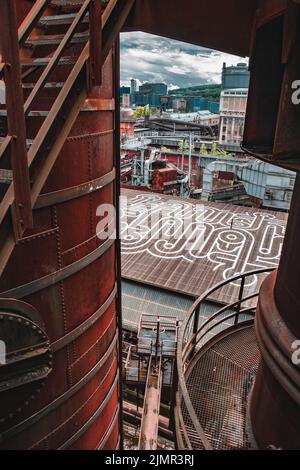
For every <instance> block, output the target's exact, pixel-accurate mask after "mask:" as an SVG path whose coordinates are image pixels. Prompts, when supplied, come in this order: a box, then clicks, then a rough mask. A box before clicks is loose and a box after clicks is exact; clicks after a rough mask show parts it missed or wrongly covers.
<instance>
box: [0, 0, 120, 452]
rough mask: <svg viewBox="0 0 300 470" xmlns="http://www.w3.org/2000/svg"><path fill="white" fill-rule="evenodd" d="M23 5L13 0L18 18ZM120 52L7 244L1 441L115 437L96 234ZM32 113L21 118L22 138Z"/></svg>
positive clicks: (109, 445) (108, 298)
mask: <svg viewBox="0 0 300 470" xmlns="http://www.w3.org/2000/svg"><path fill="white" fill-rule="evenodd" d="M29 3H31V6H32V2H28V1H24V2H22V1H18V2H16V4H17V7H18V11H17V13H18V15H19V17H20V16H21V17H22V14H23V15H24V14H25V13H26V12H27V10H28V4H29ZM53 3H54V2H53ZM56 3H59V2H56ZM63 3H64V2H62V4H63ZM79 6H80V5H79ZM76 7H78V2H77V4H76ZM61 12H62V13H63V11H61V10H60V13H61ZM68 13H72V9H71V10H70V8H69V11H68ZM47 14H48V15H54V14H57V10H54V9H51V8H50V9H49V10H48V11H47ZM36 32H37V33H38V34H43V33H42V32H41V31H39V30H36ZM48 34H49V32H48ZM35 44H37V43H35ZM38 47H39V49H37V47H32V48H31V49H30V48H27V49H26V50H25V49H24V50H23V51H22V56H23V57H25V56H26V57H28V56H29V57H31V56H34V54H37V53H38V54H39V57H41V54H42V56H43V57H46V56H47V55H48V53H49V50H47V47H44V45H43V46H42V45H40V44H39V45H38ZM77 52H78V50H77V49H76V47H73V49H72V54H73V55H74V56H75V57H76V54H77ZM118 54H119V52H118V48H116V49H115V50H114V51H113V50H112V51H110V53H109V55H108V58H107V60H106V62H105V65H104V67H103V70H102V86H101V87H100V88H99V89H98V90H97V92H95V93H94V94H93V95H92V96H89V99H88V100H86V102H85V105H84V107H83V109H82V111H81V112H80V114H79V117H78V118H77V119H76V121H75V124H74V125H73V128H72V131H71V133H70V135H69V137H68V138H67V141H66V142H65V144H64V146H63V148H62V151H61V152H60V155H59V157H58V159H57V160H56V163H55V164H54V167H53V169H52V171H51V173H50V176H49V177H48V179H47V181H46V184H45V185H44V187H43V190H42V194H41V195H40V196H39V198H38V200H37V203H36V205H35V208H34V211H33V217H34V229H33V230H30V231H27V232H26V233H25V235H24V238H22V239H21V240H20V241H19V242H18V243H17V245H16V247H15V249H14V251H13V254H12V256H11V257H10V259H9V262H8V264H7V266H6V268H5V270H4V272H3V274H2V276H1V277H0V339H1V340H2V341H4V342H5V344H6V348H7V351H6V353H7V362H6V365H3V367H1V378H0V396H1V400H0V449H41V450H42V449H116V448H118V447H119V444H120V381H119V336H120V335H119V332H118V327H119V326H120V322H119V319H118V311H119V309H118V307H117V303H118V302H117V292H118V282H117V278H118V275H117V272H118V264H119V250H118V247H117V242H116V241H115V239H114V238H111V239H110V238H108V239H105V240H101V239H99V237H98V236H97V233H96V232H97V230H96V227H97V224H98V223H99V221H100V218H99V217H98V216H97V208H98V207H99V206H100V205H101V204H104V203H105V204H111V205H113V206H116V201H117V193H116V184H115V174H116V171H115V168H116V159H117V155H116V148H117V146H116V142H118V141H119V124H118V115H117V113H118V111H116V112H115V109H116V110H119V104H118V99H117V94H116V91H117V88H116V87H115V86H114V84H115V83H117V80H118V79H117V78H116V77H117V76H118V65H117V64H118ZM34 73H35V72H34V71H33V74H31V75H30V76H28V78H27V79H26V80H25V81H26V82H28V83H30V81H33V79H34ZM36 73H39V72H38V71H37V72H36ZM52 80H53V82H57V83H58V82H60V81H61V77H60V76H55V77H53V78H52ZM45 91H46V92H45V94H44V96H43V99H41V100H39V101H38V102H36V103H35V107H34V109H35V110H36V109H37V110H39V109H40V110H43V111H47V106H49V103H53V100H54V99H55V96H54V91H53V89H51V88H48V92H47V88H45ZM115 99H116V106H115ZM42 115H43V113H40V115H39V114H38V113H37V114H36V115H35V116H32V117H31V118H30V120H28V121H27V124H28V129H27V130H28V133H29V134H31V135H32V136H35V134H36V129H37V127H38V124H39V119H42ZM34 118H36V119H34ZM62 125H63V122H62ZM54 144H55V142H49V147H51V145H54ZM48 150H49V149H48ZM36 171H38V166H37V168H36ZM1 243H2V240H1ZM1 344H4V343H1Z"/></svg>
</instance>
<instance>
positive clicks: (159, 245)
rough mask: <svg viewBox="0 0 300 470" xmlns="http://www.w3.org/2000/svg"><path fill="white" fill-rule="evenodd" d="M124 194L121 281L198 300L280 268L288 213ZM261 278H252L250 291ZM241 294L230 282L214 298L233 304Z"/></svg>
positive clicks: (139, 194) (151, 195)
mask: <svg viewBox="0 0 300 470" xmlns="http://www.w3.org/2000/svg"><path fill="white" fill-rule="evenodd" d="M122 196H126V197H127V199H124V200H123V202H122V218H121V222H122V231H123V239H122V276H123V278H126V279H131V280H135V281H138V282H143V283H146V284H148V285H153V286H156V287H159V288H163V289H166V290H172V291H174V292H179V293H183V294H189V295H191V296H193V297H198V296H199V295H201V294H203V293H204V292H205V291H206V290H208V289H209V288H211V287H213V286H214V285H215V284H217V283H219V282H221V281H224V280H226V279H228V278H230V277H232V276H233V275H236V274H239V273H242V272H246V271H252V270H255V269H260V268H276V267H277V265H278V262H279V258H280V253H281V247H282V242H283V237H284V233H285V226H286V219H287V214H285V213H281V212H273V211H266V210H260V209H256V208H245V207H241V206H233V205H230V204H216V203H207V202H202V201H195V200H191V199H182V198H179V197H171V196H167V195H162V194H159V195H158V194H153V193H148V192H142V191H133V190H123V192H122ZM126 204H127V205H126ZM153 217H154V219H153ZM155 217H156V221H155V224H156V225H154V228H153V227H152V228H150V229H149V221H150V219H151V220H155ZM182 226H184V227H185V229H186V232H185V235H184V236H181V237H179V238H178V237H176V236H175V235H174V233H175V232H174V230H175V229H180V228H181V227H182ZM261 279H262V277H261V278H260V279H259V280H258V279H257V278H256V277H252V278H251V279H248V284H247V286H246V293H247V294H251V293H253V292H255V291H257V289H258V285H259V283H260V281H261ZM238 292H239V285H238V284H228V285H226V286H225V287H224V288H223V289H222V290H220V291H219V292H218V295H217V296H214V297H213V299H212V300H214V301H218V302H221V303H231V302H233V301H235V300H237V297H238Z"/></svg>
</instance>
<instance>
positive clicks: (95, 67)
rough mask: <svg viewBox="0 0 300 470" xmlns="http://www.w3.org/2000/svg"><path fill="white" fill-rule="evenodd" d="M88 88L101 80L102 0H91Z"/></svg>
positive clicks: (96, 85) (99, 83) (97, 84)
mask: <svg viewBox="0 0 300 470" xmlns="http://www.w3.org/2000/svg"><path fill="white" fill-rule="evenodd" d="M89 22H90V60H89V78H88V82H89V90H90V91H91V90H92V89H93V88H94V87H98V86H101V82H102V0H91V4H90V12H89Z"/></svg>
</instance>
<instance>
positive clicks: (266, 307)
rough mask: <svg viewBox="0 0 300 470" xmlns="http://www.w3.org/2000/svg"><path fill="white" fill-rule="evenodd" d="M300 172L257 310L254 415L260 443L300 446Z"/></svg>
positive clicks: (252, 403)
mask: <svg viewBox="0 0 300 470" xmlns="http://www.w3.org/2000/svg"><path fill="white" fill-rule="evenodd" d="M299 232H300V175H299V174H298V176H297V179H296V185H295V190H294V196H293V201H292V205H291V211H290V215H289V220H288V225H287V231H286V237H285V240H284V246H283V250H282V256H281V261H280V265H279V269H278V272H274V273H273V274H272V275H271V276H269V277H268V278H267V279H266V280H265V282H264V283H263V285H262V287H261V291H260V296H259V303H258V309H257V314H256V334H257V339H258V343H259V347H260V350H261V355H262V359H261V363H260V367H259V371H258V375H257V377H256V381H255V384H254V388H253V391H252V396H251V402H250V418H251V427H252V432H253V436H254V438H255V441H256V443H257V445H258V447H259V448H261V449H265V448H268V447H269V446H272V447H273V446H274V447H275V448H281V449H300V364H299V363H298V364H297V362H299V361H297V358H298V359H300V353H299V354H298V355H297V354H295V353H296V348H297V347H298V350H299V349H300V348H299V343H298V346H297V343H296V341H297V340H300V244H299Z"/></svg>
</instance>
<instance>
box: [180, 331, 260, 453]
mask: <svg viewBox="0 0 300 470" xmlns="http://www.w3.org/2000/svg"><path fill="white" fill-rule="evenodd" d="M221 336H223V335H221ZM258 363H259V350H258V347H257V343H256V339H255V335H254V328H253V326H248V327H244V328H242V329H240V330H237V331H233V332H232V333H231V334H230V335H226V336H223V337H220V338H218V340H217V341H216V343H215V344H214V346H212V347H211V348H209V349H208V350H207V351H206V352H205V353H203V354H201V353H199V354H198V355H197V358H196V359H195V362H194V366H193V368H192V370H191V371H190V373H189V376H188V378H187V388H188V391H189V395H190V398H191V401H192V404H193V407H194V410H195V412H196V415H197V418H198V420H199V422H200V423H201V425H202V427H203V430H204V432H205V435H206V437H207V439H208V440H209V442H210V444H211V446H212V448H213V449H216V450H233V449H239V450H242V449H251V442H250V439H249V437H248V434H247V430H246V417H247V416H246V415H247V399H248V395H249V391H250V389H251V385H252V383H253V379H254V377H255V375H256V371H257V367H258ZM182 416H183V420H184V423H185V425H186V429H187V433H188V435H189V438H190V441H191V443H192V447H193V449H203V444H202V442H201V440H199V438H198V435H197V433H196V434H195V432H193V426H192V423H191V421H190V417H189V413H188V411H187V408H186V407H185V406H183V408H182Z"/></svg>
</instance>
